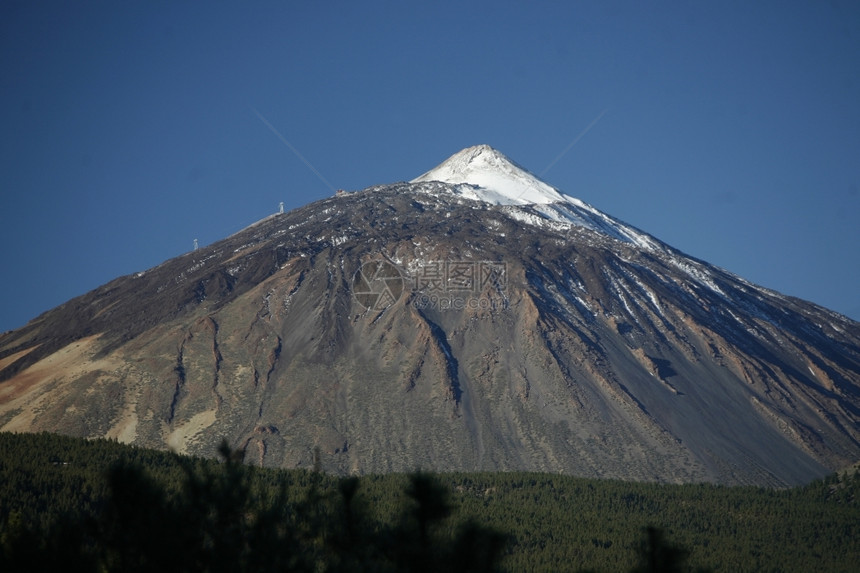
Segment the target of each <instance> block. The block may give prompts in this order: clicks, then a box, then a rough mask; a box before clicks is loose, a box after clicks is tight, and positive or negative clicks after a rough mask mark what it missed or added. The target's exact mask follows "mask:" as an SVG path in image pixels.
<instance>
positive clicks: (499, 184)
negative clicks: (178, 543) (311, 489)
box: [0, 146, 860, 485]
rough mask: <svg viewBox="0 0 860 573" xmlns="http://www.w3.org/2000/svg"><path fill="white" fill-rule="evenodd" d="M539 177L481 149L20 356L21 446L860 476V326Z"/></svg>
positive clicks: (170, 275) (233, 255)
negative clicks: (49, 434) (48, 442)
mask: <svg viewBox="0 0 860 573" xmlns="http://www.w3.org/2000/svg"><path fill="white" fill-rule="evenodd" d="M464 154H465V155H464ZM439 179H442V180H441V181H440V180H439ZM534 181H537V180H536V179H535V178H534V176H532V175H531V174H529V173H527V172H525V171H524V170H522V169H521V168H519V167H517V166H516V165H515V164H513V163H511V162H509V161H508V160H507V159H506V158H504V156H502V155H501V154H499V153H498V152H496V151H495V150H492V149H491V148H488V147H485V146H481V147H478V148H470V149H469V150H464V152H461V153H460V154H458V155H455V156H454V157H452V159H451V160H449V161H448V162H446V163H443V164H442V165H441V166H440V167H439V168H437V169H436V170H434V171H431V172H429V173H428V174H426V175H425V176H422V177H420V178H418V179H417V180H415V181H413V182H410V183H398V184H393V185H385V186H378V187H373V188H370V189H366V190H364V191H360V192H355V193H347V194H339V195H338V196H336V197H332V198H329V199H325V200H323V201H318V202H316V203H313V204H311V205H308V206H306V207H303V208H300V209H297V210H294V211H291V212H289V213H285V214H278V215H273V216H271V217H268V218H266V219H264V220H262V221H260V222H258V223H256V224H255V225H252V226H251V227H249V228H247V229H245V230H243V231H241V232H239V233H237V234H235V235H233V236H231V237H229V238H227V239H225V240H223V241H220V242H218V243H216V244H213V245H211V246H209V247H206V248H201V249H200V250H197V251H194V252H191V253H187V254H186V255H183V256H181V257H177V258H175V259H172V260H169V261H167V262H165V263H163V264H162V265H159V266H158V267H155V268H153V269H150V270H148V271H146V272H143V273H138V274H136V275H131V276H126V277H121V278H118V279H116V280H114V281H112V282H110V283H108V284H106V285H104V286H103V287H100V288H98V289H96V290H94V291H92V292H90V293H88V294H86V295H83V296H81V297H78V298H76V299H73V300H71V301H69V302H68V303H66V304H64V305H62V306H60V307H58V308H56V309H53V310H51V311H49V312H47V313H45V314H43V315H42V316H40V317H38V318H36V319H34V320H33V321H32V322H30V323H29V324H28V325H27V326H25V327H23V328H21V329H19V330H16V331H13V332H9V333H6V334H3V335H2V336H0V380H2V382H0V430H4V431H28V432H30V431H39V430H48V431H55V432H62V433H67V434H72V435H78V436H109V437H114V438H117V439H119V440H121V441H125V442H131V443H136V444H141V445H146V446H155V447H161V448H164V447H169V448H174V449H176V450H179V451H184V452H190V453H196V454H202V455H212V454H214V452H215V448H216V447H217V444H218V442H219V441H220V440H221V438H222V437H226V438H227V439H228V440H229V441H230V442H231V443H232V444H233V445H235V446H241V447H245V448H246V460H247V461H249V462H251V463H256V464H263V465H273V466H288V467H293V466H301V465H310V464H311V463H312V460H313V450H314V448H315V447H319V448H320V452H321V462H322V465H323V467H324V468H325V469H327V470H330V471H335V472H341V473H349V472H359V473H367V472H388V471H405V470H412V469H416V468H424V469H433V470H513V469H530V470H541V471H553V472H564V473H570V474H576V475H584V476H598V477H607V478H609V477H612V478H623V479H634V480H657V481H667V482H691V481H714V482H719V483H726V484H738V483H743V484H763V485H785V484H797V483H802V482H805V481H808V480H810V479H812V478H815V477H818V476H821V475H824V474H826V473H828V472H831V471H834V470H837V469H839V468H842V467H844V466H847V465H849V464H851V463H854V462H856V461H857V460H858V459H860V430H858V420H860V324H858V323H856V322H854V321H851V320H850V319H847V318H845V317H843V316H841V315H838V314H836V313H833V312H831V311H828V310H826V309H824V308H821V307H818V306H816V305H813V304H811V303H808V302H805V301H801V300H798V299H793V298H789V297H785V296H782V295H780V294H779V293H776V292H773V291H769V290H766V289H762V288H760V287H757V286H755V285H752V284H750V283H748V282H746V281H744V280H742V279H741V278H739V277H737V276H735V275H732V274H731V273H728V272H726V271H723V270H721V269H718V268H715V267H713V266H710V265H708V264H706V263H704V262H702V261H698V260H695V259H692V258H690V257H687V256H685V255H683V254H682V253H680V252H678V251H676V250H674V249H672V248H671V247H669V246H667V245H665V244H663V243H661V242H660V241H658V240H657V239H655V238H653V237H651V236H650V235H647V234H646V233H643V232H642V231H639V230H637V229H635V228H633V227H630V226H628V225H626V224H624V223H622V222H620V221H617V220H615V219H613V218H612V217H610V216H608V215H605V214H603V213H601V212H599V211H597V210H596V209H594V208H593V207H590V206H588V205H587V204H585V203H582V202H581V201H578V200H576V199H573V198H571V197H568V196H566V195H563V194H561V193H560V192H558V190H555V189H553V188H552V187H550V186H548V185H546V184H544V183H543V182H539V181H538V183H539V184H537V183H535V182H534ZM543 186H545V187H543Z"/></svg>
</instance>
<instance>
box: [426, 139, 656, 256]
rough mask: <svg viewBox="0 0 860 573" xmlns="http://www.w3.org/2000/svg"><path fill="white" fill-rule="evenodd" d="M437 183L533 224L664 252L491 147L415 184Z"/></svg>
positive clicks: (462, 155) (458, 157) (466, 152)
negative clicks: (590, 233) (588, 232)
mask: <svg viewBox="0 0 860 573" xmlns="http://www.w3.org/2000/svg"><path fill="white" fill-rule="evenodd" d="M431 181H438V182H441V183H447V184H449V185H452V186H453V187H451V188H448V189H447V190H448V191H450V192H453V193H455V194H456V195H459V196H461V197H464V198H466V199H473V200H475V201H483V202H485V203H490V204H492V205H510V206H514V209H512V210H511V211H510V213H511V214H512V216H513V217H515V218H517V219H518V220H520V221H523V222H526V223H529V224H532V225H539V224H540V222H541V221H543V220H549V221H555V222H560V223H568V224H574V225H577V226H580V227H586V228H588V229H591V230H593V231H597V232H600V233H603V234H605V235H608V236H610V237H612V238H614V239H618V240H620V241H624V242H627V243H633V244H635V245H637V246H639V247H641V248H644V249H648V250H651V251H654V250H663V248H662V247H661V243H660V242H659V241H657V240H656V239H654V238H653V237H651V236H650V235H648V234H646V233H643V232H642V231H639V230H638V229H635V228H633V227H631V226H629V225H627V224H625V223H622V222H621V221H619V220H617V219H615V218H613V217H610V216H609V215H607V214H605V213H603V212H601V211H599V210H598V209H595V208H594V207H592V206H591V205H589V204H587V203H585V202H584V201H581V200H579V199H576V198H574V197H571V196H569V195H565V194H563V193H561V192H560V191H559V190H558V189H556V188H555V187H553V186H551V185H549V184H547V183H545V182H543V181H541V180H540V179H538V178H537V177H536V176H535V175H533V174H531V173H529V171H528V170H526V169H524V168H523V167H520V166H519V165H517V164H516V163H514V162H513V161H511V160H510V159H508V158H507V157H506V156H505V155H504V154H503V153H501V152H500V151H498V150H496V149H493V148H492V147H490V146H489V145H476V146H474V147H467V148H466V149H463V150H462V151H459V152H457V153H455V154H454V155H452V156H451V157H449V158H448V159H446V160H445V161H444V162H442V163H441V164H440V165H438V166H436V167H434V168H433V169H431V170H430V171H428V172H427V173H425V174H423V175H421V176H420V177H416V178H415V179H413V180H412V181H410V183H424V182H431ZM535 215H538V216H537V217H535Z"/></svg>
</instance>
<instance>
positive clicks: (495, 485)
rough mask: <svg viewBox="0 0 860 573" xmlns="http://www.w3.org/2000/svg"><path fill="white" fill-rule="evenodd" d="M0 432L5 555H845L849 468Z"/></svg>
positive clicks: (770, 564)
mask: <svg viewBox="0 0 860 573" xmlns="http://www.w3.org/2000/svg"><path fill="white" fill-rule="evenodd" d="M240 457H241V456H240V454H239V453H237V452H231V451H230V450H229V449H228V448H226V447H225V448H224V449H223V451H222V459H221V460H220V461H219V460H203V459H198V458H191V457H186V456H179V455H174V454H170V453H166V452H159V451H154V450H147V449H143V448H136V447H130V446H125V445H122V444H118V443H116V442H111V441H107V440H94V441H86V440H79V439H74V438H68V437H63V436H58V435H52V434H5V433H0V571H35V570H39V571H50V570H60V569H64V570H68V569H69V568H72V569H75V570H82V571H86V570H91V571H496V570H498V571H585V570H591V571H634V570H635V571H656V570H677V571H698V570H710V571H732V572H736V571H737V572H742V571H786V572H787V571H856V567H857V562H856V556H857V555H860V499H858V491H860V477H858V475H857V474H856V473H855V474H846V475H842V476H836V475H834V476H831V477H829V478H827V479H825V480H820V481H817V482H814V483H812V484H809V485H807V486H805V487H800V488H794V489H787V490H773V489H762V488H735V487H732V488H729V487H718V486H712V485H683V486H670V485H657V484H643V483H630V482H617V481H600V480H588V479H581V478H572V477H567V476H559V475H549V474H535V473H478V474H474V473H472V474H465V473H462V474H459V473H456V474H436V475H429V474H414V475H399V474H394V475H381V476H365V477H361V478H337V477H335V476H328V475H325V474H322V473H319V472H314V471H305V470H272V469H261V468H253V467H250V466H247V465H244V464H242V463H241V459H240Z"/></svg>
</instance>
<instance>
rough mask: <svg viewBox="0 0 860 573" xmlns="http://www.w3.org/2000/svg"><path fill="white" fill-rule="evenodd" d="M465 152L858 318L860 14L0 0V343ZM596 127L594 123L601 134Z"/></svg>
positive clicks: (642, 6)
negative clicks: (93, 296)
mask: <svg viewBox="0 0 860 573" xmlns="http://www.w3.org/2000/svg"><path fill="white" fill-rule="evenodd" d="M254 109H256V110H258V111H259V112H260V114H262V116H263V117H265V118H266V119H267V120H268V121H269V122H270V123H271V125H272V126H274V127H275V128H276V129H277V130H278V131H279V132H280V133H281V134H283V136H284V137H285V138H286V139H287V140H289V142H290V143H291V144H292V145H293V146H294V147H295V148H296V149H297V150H299V151H300V152H301V154H302V155H303V156H304V157H305V158H306V159H307V161H309V162H310V163H311V164H312V165H313V166H314V167H315V168H316V169H317V170H318V171H319V173H321V174H322V176H323V177H324V178H325V179H326V180H328V181H329V182H331V184H332V185H333V186H335V187H339V188H340V187H342V188H345V189H353V190H354V189H361V188H364V187H366V186H369V185H373V184H377V183H388V182H395V181H400V180H407V179H411V178H413V177H416V176H418V175H420V174H421V173H423V172H424V171H426V170H428V169H430V168H431V167H433V166H435V165H436V164H437V163H439V162H441V161H442V160H444V159H445V158H446V157H447V156H449V155H450V154H452V153H454V152H456V151H458V150H460V149H462V148H464V147H467V146H471V145H475V144H478V143H488V144H490V145H492V146H493V147H496V148H497V149H499V150H501V151H502V152H503V153H505V154H507V155H508V156H509V157H511V158H512V159H514V160H515V161H517V162H518V163H520V164H521V165H523V166H525V167H527V168H528V169H530V170H531V171H532V172H534V173H536V174H541V173H542V172H544V170H545V169H546V167H547V166H548V165H549V164H550V163H551V162H552V161H553V160H554V159H555V158H556V157H557V156H558V155H559V153H561V152H562V151H563V150H564V149H565V148H566V147H567V146H568V145H569V144H570V143H571V142H572V141H574V139H575V138H576V137H577V136H578V135H579V134H580V133H581V132H582V131H583V130H584V129H585V128H586V127H587V126H589V125H590V124H592V123H593V122H594V120H595V119H596V118H598V117H599V120H598V121H597V122H596V123H593V125H592V128H591V129H590V130H589V131H588V133H586V134H585V135H584V136H583V137H582V138H581V139H580V140H579V141H578V142H577V143H576V145H574V146H573V147H572V148H570V150H569V151H568V152H567V153H566V154H565V155H564V156H563V157H562V158H561V159H560V160H559V161H558V162H557V163H555V164H554V165H553V167H552V168H551V169H550V170H549V171H548V172H546V173H545V174H544V175H543V179H545V180H546V181H547V182H549V183H550V184H552V185H554V186H556V187H558V188H560V189H562V190H563V191H564V192H566V193H568V194H570V195H573V196H575V197H578V198H580V199H582V200H584V201H586V202H588V203H591V204H592V205H594V206H596V207H597V208H599V209H601V210H603V211H605V212H607V213H609V214H611V215H614V216H616V217H618V218H621V219H622V220H624V221H626V222H628V223H630V224H632V225H635V226H637V227H639V228H640V229H643V230H645V231H647V232H649V233H651V234H653V235H655V236H657V237H658V238H660V239H662V240H664V241H666V242H668V243H669V244H671V245H673V246H675V247H677V248H680V249H681V250H683V251H685V252H687V253H688V254H691V255H693V256H696V257H699V258H701V259H705V260H707V261H709V262H711V263H714V264H717V265H719V266H722V267H724V268H726V269H728V270H730V271H733V272H735V273H737V274H739V275H741V276H743V277H745V278H747V279H749V280H751V281H753V282H756V283H758V284H761V285H764V286H766V287H769V288H772V289H776V290H778V291H781V292H783V293H785V294H790V295H794V296H799V297H802V298H805V299H808V300H811V301H813V302H816V303H819V304H822V305H824V306H827V307H829V308H832V309H834V310H837V311H839V312H842V313H845V314H848V315H849V316H852V317H853V318H855V319H860V288H858V285H860V254H858V246H860V225H858V215H860V4H858V3H857V2H855V1H849V0H833V1H830V2H822V1H818V0H809V1H777V2H749V1H746V0H744V1H740V2H727V1H718V2H716V1H715V2H672V3H664V2H638V1H634V2H606V1H599V2H575V1H564V2H505V1H500V0H497V1H495V2H465V1H456V2H423V1H422V2H411V1H402V0H401V1H393V2H372V1H362V2H354V1H350V2H333V1H332V2H303V1H302V2H299V1H286V2H271V3H262V2H248V3H238V2H231V3H217V2H202V1H200V2H181V1H165V2H154V1H147V2H135V1H122V2H114V1H105V2H53V3H52V2H29V1H20V2H13V1H4V2H2V3H0V127H2V129H0V193H2V196H0V241H1V242H2V243H0V244H2V249H3V257H2V266H0V331H4V330H8V329H11V328H15V327H18V326H22V325H23V324H24V323H25V322H26V321H28V320H29V319H31V318H34V317H35V316H36V315H38V314H39V313H41V312H43V311H45V310H48V309H50V308H52V307H54V306H56V305H58V304H60V303H62V302H64V301H66V300H68V299H69V298H71V297H73V296H76V295H79V294H82V293H84V292H86V291H88V290H90V289H93V288H95V287H97V286H99V285H100V284H103V283H105V282H107V281H108V280H110V279H112V278H115V277H117V276H119V275H123V274H128V273H132V272H136V271H140V270H145V269H147V268H150V267H152V266H155V265H157V264H159V263H161V262H162V261H164V260H166V259H169V258H171V257H174V256H176V255H179V254H181V253H183V252H185V251H187V250H189V249H190V248H191V247H192V243H193V240H194V239H195V238H198V239H199V240H200V244H201V245H205V244H208V243H211V242H214V241H216V240H218V239H221V238H223V237H226V236H228V235H230V234H232V233H234V232H236V231H238V230H240V229H241V228H243V227H245V226H246V225H248V224H250V223H252V222H254V221H256V220H258V219H260V218H262V217H264V216H266V215H268V214H270V213H273V212H275V211H276V210H277V207H278V203H279V202H280V201H284V202H285V204H286V207H287V208H288V209H289V208H293V207H297V206H300V205H304V204H307V203H309V202H311V201H314V200H317V199H321V198H323V197H326V196H328V195H330V194H331V190H330V189H329V188H328V187H327V185H326V184H325V183H323V182H322V181H321V180H320V179H319V178H318V177H317V176H316V175H315V174H314V173H313V172H312V171H311V170H310V169H309V168H308V167H307V166H306V165H305V164H304V163H303V162H302V161H300V160H299V159H298V158H297V157H296V155H294V154H293V152H292V151H291V150H290V149H289V147H288V146H287V145H285V144H284V143H283V142H282V141H281V140H280V139H278V137H276V136H275V134H274V133H272V131H270V130H269V128H268V127H267V126H266V125H265V124H264V122H263V121H261V119H260V118H259V117H258V116H257V115H256V114H255V112H254ZM604 110H605V113H604V114H603V115H602V116H601V115H600V114H601V113H603V112H604Z"/></svg>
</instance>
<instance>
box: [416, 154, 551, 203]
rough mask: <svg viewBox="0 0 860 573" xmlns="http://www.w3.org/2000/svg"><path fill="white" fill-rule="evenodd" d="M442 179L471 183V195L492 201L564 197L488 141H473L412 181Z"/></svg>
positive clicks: (444, 180) (542, 200)
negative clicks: (476, 143)
mask: <svg viewBox="0 0 860 573" xmlns="http://www.w3.org/2000/svg"><path fill="white" fill-rule="evenodd" d="M422 181H442V182H445V183H452V184H458V183H465V184H468V185H471V186H473V187H474V191H473V194H474V197H470V198H474V199H478V200H480V201H484V202H487V203H493V204H495V205H526V204H534V203H539V204H543V203H555V202H557V201H564V197H563V196H562V195H561V193H559V192H558V190H557V189H555V188H554V187H552V186H550V185H547V184H546V183H544V182H543V181H541V180H540V179H538V178H537V177H535V176H534V175H532V174H531V173H529V172H528V171H526V170H525V169H523V168H522V167H520V166H519V165H517V164H516V163H514V162H513V161H511V160H510V159H508V158H507V157H505V156H504V154H502V153H501V152H499V151H497V150H495V149H493V148H492V147H490V146H489V145H476V146H475V147H467V148H466V149H464V150H462V151H459V152H458V153H455V154H454V155H452V156H451V157H449V158H448V159H447V160H445V161H444V162H443V163H442V164H441V165H438V166H437V167H435V168H433V169H431V170H430V171H428V172H427V173H425V174H424V175H422V176H420V177H417V178H416V179H413V180H412V181H411V183H420V182H422Z"/></svg>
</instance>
